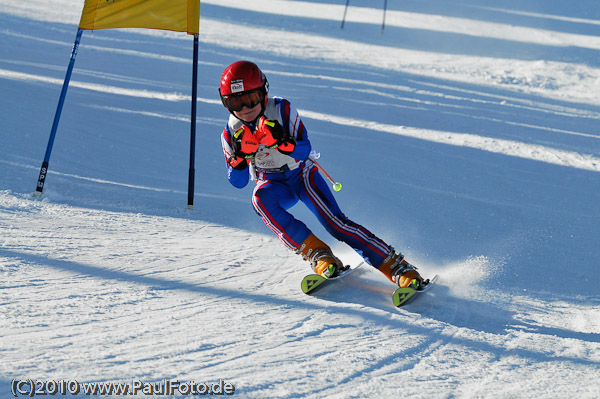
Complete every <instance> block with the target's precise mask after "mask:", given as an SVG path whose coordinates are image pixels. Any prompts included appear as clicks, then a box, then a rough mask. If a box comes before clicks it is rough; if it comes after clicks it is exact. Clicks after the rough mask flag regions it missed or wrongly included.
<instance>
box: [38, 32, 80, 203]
mask: <svg viewBox="0 0 600 399" xmlns="http://www.w3.org/2000/svg"><path fill="white" fill-rule="evenodd" d="M82 33H83V29H78V30H77V36H76V37H75V43H74V44H73V51H71V59H70V61H69V67H68V68H67V74H66V76H65V81H64V82H63V86H62V91H61V92H60V98H59V100H58V106H57V107H56V113H55V114H54V122H53V123H52V130H51V131H50V138H49V139H48V146H47V147H46V155H44V162H42V168H41V169H40V176H39V177H38V182H37V187H36V189H35V192H34V194H35V195H36V196H40V195H42V191H43V190H44V183H45V182H46V176H47V175H48V164H49V162H50V154H51V153H52V146H53V145H54V138H55V137H56V130H57V129H58V121H59V120H60V114H61V113H62V109H63V105H64V103H65V97H66V96H67V88H68V87H69V82H70V81H71V73H72V72H73V66H74V65H75V57H76V56H77V49H78V48H79V41H80V40H81V34H82Z"/></svg>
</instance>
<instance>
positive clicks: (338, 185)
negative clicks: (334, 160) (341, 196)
mask: <svg viewBox="0 0 600 399" xmlns="http://www.w3.org/2000/svg"><path fill="white" fill-rule="evenodd" d="M308 159H310V160H311V161H312V162H313V163H314V164H315V166H316V167H317V169H319V172H321V173H322V174H323V176H325V177H326V178H327V180H329V181H330V182H331V184H332V185H333V191H340V190H341V189H342V183H340V182H338V181H335V180H333V178H332V177H331V176H329V173H327V171H325V169H323V167H322V166H321V165H320V164H319V163H318V162H317V161H315V160H314V159H313V158H310V157H309V158H308Z"/></svg>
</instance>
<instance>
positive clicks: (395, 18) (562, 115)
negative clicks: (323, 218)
mask: <svg viewBox="0 0 600 399" xmlns="http://www.w3.org/2000/svg"><path fill="white" fill-rule="evenodd" d="M375 3H376V2H375ZM375 3H374V2H370V1H365V0H362V1H359V0H355V1H351V2H349V7H348V9H347V10H346V12H345V6H346V2H345V1H342V0H335V1H330V2H325V1H319V0H313V1H310V0H307V1H291V0H252V1H246V0H229V1H226V2H224V1H217V0H203V1H202V4H201V21H200V36H199V39H200V61H199V85H198V101H199V103H198V115H197V132H198V137H197V143H196V162H195V168H196V179H195V186H196V188H195V191H196V193H195V198H194V209H193V210H189V209H187V207H186V198H187V176H188V168H189V158H188V157H189V142H190V139H189V131H190V128H189V122H190V95H191V75H192V65H191V59H192V38H191V36H189V35H186V34H184V33H175V32H164V31H155V30H134V29H124V30H98V31H94V32H88V31H86V32H84V34H83V37H82V40H81V46H80V48H79V53H78V55H77V60H76V63H75V69H74V72H73V76H72V80H71V84H70V86H69V91H68V94H67V100H66V103H65V107H64V110H63V114H62V118H61V120H60V124H59V128H58V133H57V137H56V141H55V143H54V149H53V152H52V157H51V160H50V169H49V170H50V172H49V175H48V179H47V181H46V186H45V188H44V193H43V195H42V196H41V197H35V196H33V192H34V190H35V185H36V182H37V177H38V174H39V171H40V166H41V162H42V160H43V157H44V152H45V150H46V144H47V142H48V136H49V133H50V128H51V125H52V121H53V118H54V113H55V111H56V105H57V102H58V97H59V94H60V89H61V85H62V83H63V79H64V76H65V71H66V67H67V64H68V61H69V56H70V52H71V48H72V46H73V41H74V39H75V34H76V31H77V24H78V22H79V17H80V13H81V9H82V6H83V1H82V0H78V1H72V0H53V1H51V2H49V1H42V0H31V1H20V0H0V358H1V359H2V361H0V398H4V397H6V398H8V397H14V396H13V392H12V390H13V388H15V387H16V386H17V385H18V387H19V388H21V390H22V391H23V392H24V390H26V388H27V385H26V384H23V383H21V384H20V385H19V381H27V384H30V382H29V380H31V381H32V382H34V383H36V384H38V387H39V386H41V384H42V383H43V382H45V381H56V382H57V384H58V386H59V387H60V384H61V382H62V381H64V384H65V385H63V387H62V388H63V389H64V388H65V387H68V386H69V385H68V383H69V382H73V381H77V382H78V383H80V384H81V385H82V384H84V383H94V382H100V383H103V382H106V383H116V384H119V383H121V384H130V386H133V385H134V384H140V383H143V384H151V383H152V384H155V386H156V387H159V386H160V384H166V383H167V381H168V382H169V384H171V383H173V384H175V383H176V382H177V381H179V382H180V384H183V383H185V382H187V383H189V382H190V381H194V382H195V385H194V387H195V388H194V389H198V388H201V387H210V389H217V390H219V389H221V390H227V392H228V393H231V392H232V391H231V390H232V389H233V388H234V392H233V396H234V397H240V398H340V399H342V398H344V399H346V398H396V397H400V396H401V395H402V396H407V397H414V398H558V397H576V398H589V399H594V398H598V397H600V382H599V379H598V375H600V297H599V293H600V290H599V288H598V287H600V273H598V267H599V265H600V251H599V249H598V248H599V247H598V243H599V242H600V205H599V204H600V131H599V128H600V94H599V93H600V3H598V1H597V0H578V1H575V2H565V1H559V0H547V1H533V0H525V1H513V0H496V1H487V0H452V1H447V0H424V1H422V0H420V1H416V0H408V1H402V2H387V11H386V13H385V14H384V12H383V9H382V8H381V7H382V5H383V2H381V4H379V3H377V4H375ZM384 17H385V19H384ZM343 18H345V23H344V27H343V29H341V22H342V19H343ZM384 21H385V26H383V23H384ZM239 59H248V60H251V61H254V62H256V63H258V64H259V66H261V68H262V69H263V70H264V72H265V73H266V74H267V77H268V79H269V82H270V85H271V91H270V93H271V94H272V95H279V96H283V97H286V98H288V99H290V100H291V101H292V103H293V104H294V105H295V106H296V107H297V108H298V110H299V111H300V114H301V116H302V117H303V120H304V123H305V125H306V127H307V129H308V132H309V137H310V138H311V142H312V144H313V147H314V148H315V149H316V150H317V151H318V152H320V153H321V158H320V163H321V164H322V165H323V166H324V167H325V169H326V170H327V171H328V172H329V173H330V174H331V175H332V176H333V177H334V178H335V179H336V180H339V181H340V182H342V183H343V189H342V190H341V191H340V192H339V193H336V198H337V200H338V202H339V204H340V206H341V207H342V209H343V210H344V212H345V213H346V214H347V215H348V216H349V217H350V218H351V219H353V220H355V221H357V222H359V223H361V224H363V225H365V226H366V227H367V228H368V229H370V230H371V231H373V232H374V233H375V234H377V235H378V236H380V237H381V238H383V239H384V240H385V241H386V242H389V243H390V244H391V245H393V246H394V247H395V248H396V249H397V250H399V251H401V252H403V253H404V254H405V255H406V258H407V259H408V260H409V261H410V262H411V263H413V264H415V265H417V266H418V267H419V270H420V271H421V273H422V274H423V275H424V276H426V277H431V276H433V275H434V274H438V275H439V276H440V280H439V283H438V284H437V286H436V287H435V288H434V289H432V290H431V291H429V292H428V293H427V294H423V295H421V296H419V297H418V298H417V300H415V301H414V302H412V303H411V304H409V305H407V306H406V307H404V308H402V309H396V308H394V307H393V305H392V303H391V293H392V291H393V289H394V287H393V285H392V284H391V283H390V282H389V281H387V280H386V279H385V277H383V275H381V274H380V273H379V272H378V271H377V270H375V269H374V268H371V267H362V268H361V269H359V270H357V271H356V273H353V274H352V275H350V276H348V277H347V278H345V279H343V280H341V281H340V282H339V283H335V284H331V285H329V286H328V287H326V288H324V289H323V290H321V291H320V292H318V293H317V294H315V295H313V296H307V295H304V294H303V293H302V292H301V291H300V280H301V279H302V277H303V276H304V275H305V274H307V273H308V272H309V271H310V268H309V266H308V264H307V263H305V262H304V261H303V260H302V259H301V258H300V257H298V256H297V255H295V254H293V253H291V252H289V251H288V250H286V249H285V247H284V246H283V245H282V244H281V243H280V242H279V241H278V240H277V239H276V237H274V236H273V235H272V233H271V232H270V230H268V229H267V228H266V227H265V226H264V224H263V223H262V221H261V219H260V218H259V217H258V216H257V215H256V214H255V213H254V211H253V210H252V206H251V203H250V196H251V193H252V187H251V185H250V186H248V187H246V188H245V189H242V190H238V189H235V188H233V187H232V186H231V185H230V184H229V183H228V182H227V179H226V172H225V164H224V160H223V155H222V152H221V148H220V140H219V135H220V133H221V130H222V127H223V125H224V122H225V120H226V118H227V116H228V113H227V111H226V110H225V109H224V108H223V107H222V105H221V103H220V100H219V98H218V93H217V87H218V82H219V77H220V74H221V72H222V71H223V69H224V68H225V67H226V66H227V65H229V64H230V63H232V62H234V61H237V60H239ZM292 212H293V213H294V214H295V215H296V216H297V217H298V218H301V219H303V220H304V221H306V223H307V224H308V225H309V227H311V228H312V229H313V231H314V232H315V233H316V234H317V235H318V236H319V237H321V238H322V239H324V240H325V241H327V242H328V243H329V244H330V245H331V246H332V247H333V248H334V251H335V252H336V253H337V254H338V255H339V256H340V257H341V258H342V259H344V260H345V261H346V262H347V263H349V264H357V263H358V262H359V261H360V258H359V256H358V255H357V254H355V253H353V252H352V250H351V249H350V248H348V247H347V246H345V245H344V244H341V243H337V242H335V241H334V240H333V239H332V238H331V237H330V236H328V235H327V233H326V232H325V230H324V229H323V228H322V227H320V226H319V225H318V222H317V221H316V219H315V218H314V217H313V216H312V215H311V214H310V213H309V212H308V211H307V210H306V209H304V208H303V206H302V205H301V204H300V205H298V206H296V207H295V208H293V209H292ZM203 384H205V385H203ZM53 387H54V386H53V385H52V383H50V384H49V385H48V384H46V386H45V388H46V389H47V390H50V391H51V390H52V388H53ZM71 388H73V386H71ZM146 388H147V385H146ZM57 389H58V388H57ZM183 391H185V390H184V389H183ZM17 393H19V392H17ZM137 393H138V395H139V396H143V395H144V394H143V392H142V391H139V392H137ZM173 393H174V396H195V395H192V394H190V395H184V393H185V392H183V393H182V390H175V391H174V392H173ZM196 393H198V392H196ZM59 396H61V397H62V395H59ZM69 396H72V395H70V394H69ZM79 396H82V397H85V396H86V394H85V392H83V391H81V392H80V393H79ZM112 396H119V395H118V394H115V393H113V395H112Z"/></svg>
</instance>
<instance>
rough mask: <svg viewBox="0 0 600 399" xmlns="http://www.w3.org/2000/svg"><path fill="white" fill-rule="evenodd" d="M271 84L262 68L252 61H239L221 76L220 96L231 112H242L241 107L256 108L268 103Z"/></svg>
mask: <svg viewBox="0 0 600 399" xmlns="http://www.w3.org/2000/svg"><path fill="white" fill-rule="evenodd" d="M268 92H269V82H268V81H267V77H266V76H265V74H264V73H262V71H261V70H260V68H259V67H258V66H257V65H256V64H255V63H253V62H250V61H237V62H234V63H233V64H231V65H229V66H228V67H227V68H225V70H224V71H223V74H222V75H221V86H220V88H219V94H220V95H221V101H222V102H223V105H224V106H225V108H227V109H228V110H229V112H231V113H233V111H239V110H241V107H243V106H244V105H246V106H255V105H256V104H257V103H258V102H262V107H263V111H264V107H265V106H266V102H267V93H268Z"/></svg>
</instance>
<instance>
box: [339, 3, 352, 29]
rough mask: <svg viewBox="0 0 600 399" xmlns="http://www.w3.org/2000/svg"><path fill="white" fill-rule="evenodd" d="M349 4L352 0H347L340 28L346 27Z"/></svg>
mask: <svg viewBox="0 0 600 399" xmlns="http://www.w3.org/2000/svg"><path fill="white" fill-rule="evenodd" d="M348 4H350V0H346V7H344V17H343V18H342V27H341V28H340V29H344V22H346V12H348Z"/></svg>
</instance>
